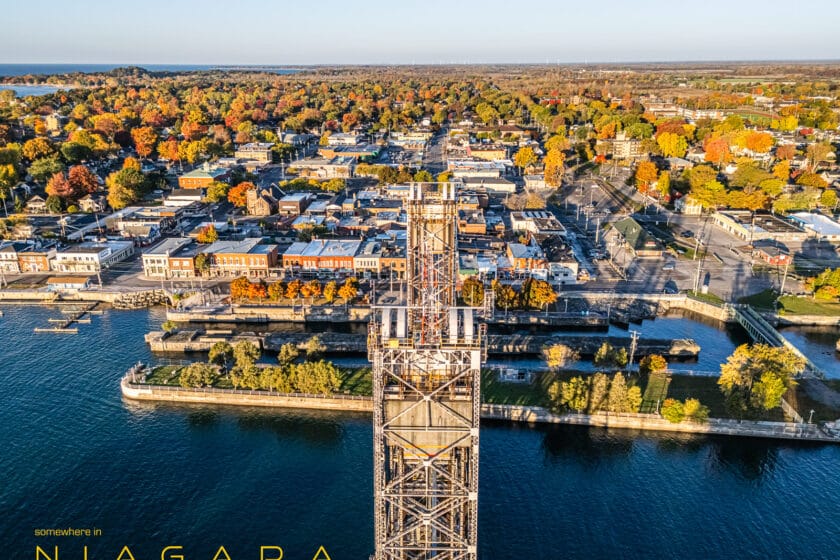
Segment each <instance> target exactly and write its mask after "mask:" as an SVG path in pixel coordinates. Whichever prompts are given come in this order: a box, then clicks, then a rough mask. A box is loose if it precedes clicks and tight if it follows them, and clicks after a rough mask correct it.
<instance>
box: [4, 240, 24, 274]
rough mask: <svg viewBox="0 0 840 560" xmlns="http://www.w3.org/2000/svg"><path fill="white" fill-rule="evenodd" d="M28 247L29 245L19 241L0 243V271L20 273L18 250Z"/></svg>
mask: <svg viewBox="0 0 840 560" xmlns="http://www.w3.org/2000/svg"><path fill="white" fill-rule="evenodd" d="M26 247H29V245H28V244H26V243H21V242H19V241H12V242H6V243H0V271H2V272H3V273H5V274H19V273H20V263H19V262H18V251H22V250H23V249H25V248H26Z"/></svg>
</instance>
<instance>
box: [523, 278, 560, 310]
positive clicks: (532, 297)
mask: <svg viewBox="0 0 840 560" xmlns="http://www.w3.org/2000/svg"><path fill="white" fill-rule="evenodd" d="M520 297H521V299H522V304H523V306H524V307H531V308H533V309H542V308H544V307H547V306H549V305H551V304H552V303H554V302H555V301H557V292H555V291H554V288H552V287H551V284H549V283H548V282H546V281H545V280H537V279H535V278H528V279H527V280H525V282H523V283H522V292H521V294H520Z"/></svg>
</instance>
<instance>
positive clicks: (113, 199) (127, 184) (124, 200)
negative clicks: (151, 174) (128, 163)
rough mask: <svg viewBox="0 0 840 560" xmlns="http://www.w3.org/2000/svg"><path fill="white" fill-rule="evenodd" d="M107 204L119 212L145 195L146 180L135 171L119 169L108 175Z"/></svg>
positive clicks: (106, 181)
mask: <svg viewBox="0 0 840 560" xmlns="http://www.w3.org/2000/svg"><path fill="white" fill-rule="evenodd" d="M105 184H106V185H107V186H108V204H110V205H111V208H113V209H114V210H121V209H123V208H125V207H126V206H128V205H129V204H132V203H134V202H136V201H138V200H140V198H141V197H142V196H143V194H145V190H146V178H145V177H144V176H143V174H142V173H140V172H139V171H137V170H135V169H121V170H119V171H115V172H114V173H111V174H110V175H108V178H107V179H105Z"/></svg>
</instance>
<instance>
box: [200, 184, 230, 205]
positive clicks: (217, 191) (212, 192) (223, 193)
mask: <svg viewBox="0 0 840 560" xmlns="http://www.w3.org/2000/svg"><path fill="white" fill-rule="evenodd" d="M229 190H230V185H228V184H227V183H224V182H222V181H213V182H212V183H210V184H209V185H208V186H207V191H206V194H205V195H204V200H206V201H207V202H221V201H222V200H225V199H226V198H227V195H228V191H229Z"/></svg>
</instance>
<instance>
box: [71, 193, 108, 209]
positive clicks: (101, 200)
mask: <svg viewBox="0 0 840 560" xmlns="http://www.w3.org/2000/svg"><path fill="white" fill-rule="evenodd" d="M78 204H79V209H80V210H81V211H82V212H104V211H105V208H107V207H108V201H107V200H106V198H105V197H104V196H102V195H96V194H86V195H85V196H83V197H82V198H80V199H79V203H78Z"/></svg>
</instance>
